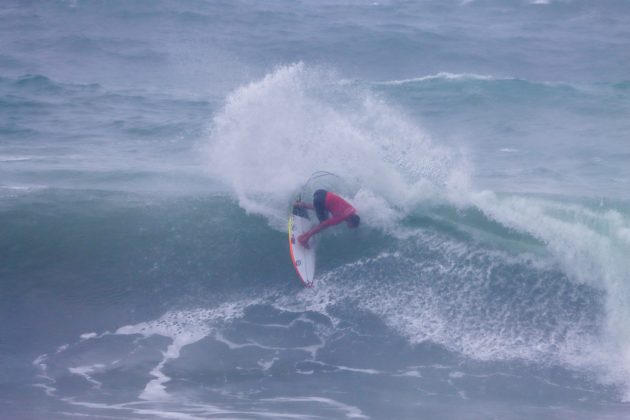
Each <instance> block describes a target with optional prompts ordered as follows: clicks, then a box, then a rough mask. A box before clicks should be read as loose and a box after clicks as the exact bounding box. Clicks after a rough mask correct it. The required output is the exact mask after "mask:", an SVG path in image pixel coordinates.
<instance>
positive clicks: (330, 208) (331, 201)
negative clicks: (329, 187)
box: [298, 190, 357, 244]
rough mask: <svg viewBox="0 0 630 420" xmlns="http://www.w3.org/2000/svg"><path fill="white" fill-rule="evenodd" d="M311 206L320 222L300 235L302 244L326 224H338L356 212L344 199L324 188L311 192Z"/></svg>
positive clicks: (326, 225)
mask: <svg viewBox="0 0 630 420" xmlns="http://www.w3.org/2000/svg"><path fill="white" fill-rule="evenodd" d="M313 207H314V208H315V212H316V213H317V218H318V219H319V221H320V223H319V225H317V226H315V227H314V228H312V229H311V230H309V231H308V232H306V233H305V234H303V235H301V236H300V238H299V239H298V240H299V241H300V243H302V244H304V243H307V242H308V240H309V239H310V237H311V236H313V235H315V234H316V233H317V232H320V231H321V230H323V229H326V228H327V227H328V226H334V225H338V224H339V223H341V222H343V221H345V220H346V219H347V218H348V217H350V216H352V215H353V214H356V212H357V211H356V210H355V208H354V207H352V205H350V203H348V202H347V201H346V200H344V199H343V198H341V197H339V196H338V195H337V194H334V193H331V192H328V191H326V190H317V191H315V194H313ZM329 215H330V216H331V217H329Z"/></svg>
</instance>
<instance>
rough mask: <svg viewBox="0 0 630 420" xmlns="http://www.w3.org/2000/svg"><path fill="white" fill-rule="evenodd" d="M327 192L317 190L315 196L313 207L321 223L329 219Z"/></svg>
mask: <svg viewBox="0 0 630 420" xmlns="http://www.w3.org/2000/svg"><path fill="white" fill-rule="evenodd" d="M326 192H327V191H326V190H317V191H315V193H314V194H313V207H315V213H317V218H318V219H319V222H320V223H321V222H323V221H324V220H326V219H328V210H326Z"/></svg>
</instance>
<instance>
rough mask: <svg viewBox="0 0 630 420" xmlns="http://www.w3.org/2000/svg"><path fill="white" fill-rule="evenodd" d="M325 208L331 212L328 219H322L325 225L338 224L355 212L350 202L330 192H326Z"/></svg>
mask: <svg viewBox="0 0 630 420" xmlns="http://www.w3.org/2000/svg"><path fill="white" fill-rule="evenodd" d="M326 209H328V211H330V213H331V214H332V217H331V218H330V219H327V220H326V221H324V225H326V226H333V225H338V224H339V223H341V222H343V221H344V220H346V219H347V218H348V217H350V216H351V215H353V214H355V213H356V212H357V211H356V210H355V208H354V207H352V206H351V205H350V203H348V202H347V201H346V200H344V199H343V198H341V197H339V196H338V195H337V194H334V193H331V192H327V193H326Z"/></svg>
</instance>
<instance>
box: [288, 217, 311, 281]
mask: <svg viewBox="0 0 630 420" xmlns="http://www.w3.org/2000/svg"><path fill="white" fill-rule="evenodd" d="M311 227H313V222H312V220H311V218H310V217H309V215H308V211H307V210H306V209H304V208H301V207H295V206H293V209H292V210H291V214H290V215H289V250H290V252H291V261H292V262H293V267H295V271H296V272H297V275H298V277H299V278H300V280H301V281H302V283H303V284H304V286H305V287H313V280H314V279H315V246H316V242H315V241H314V239H313V238H311V240H310V241H309V245H310V248H308V249H307V248H304V247H303V246H302V245H300V243H299V242H298V238H299V236H300V235H301V234H303V233H306V232H308V230H309V229H310V228H311Z"/></svg>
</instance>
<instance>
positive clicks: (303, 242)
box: [298, 233, 310, 249]
mask: <svg viewBox="0 0 630 420" xmlns="http://www.w3.org/2000/svg"><path fill="white" fill-rule="evenodd" d="M308 240H309V236H308V234H306V233H305V234H303V235H300V236H299V237H298V242H299V243H300V245H302V246H303V247H304V248H306V249H309V248H310V246H309V245H308Z"/></svg>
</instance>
